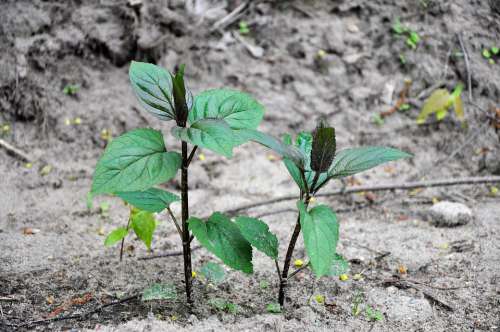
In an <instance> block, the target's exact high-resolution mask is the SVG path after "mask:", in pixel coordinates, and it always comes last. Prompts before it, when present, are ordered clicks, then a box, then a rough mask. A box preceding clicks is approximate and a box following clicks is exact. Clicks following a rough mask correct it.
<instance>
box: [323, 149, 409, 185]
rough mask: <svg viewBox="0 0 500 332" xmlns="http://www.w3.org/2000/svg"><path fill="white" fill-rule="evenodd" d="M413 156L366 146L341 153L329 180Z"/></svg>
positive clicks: (330, 172) (334, 162) (399, 151)
mask: <svg viewBox="0 0 500 332" xmlns="http://www.w3.org/2000/svg"><path fill="white" fill-rule="evenodd" d="M411 156H412V155H411V154H409V153H406V152H403V151H401V150H398V149H394V148H387V147H380V146H366V147H360V148H350V149H345V150H341V151H339V153H338V154H337V156H336V157H335V159H334V160H333V164H332V166H331V167H330V170H329V171H328V176H329V178H333V179H338V178H343V177H346V176H349V175H353V174H356V173H360V172H363V171H366V170H367V169H370V168H373V167H375V166H378V165H380V164H383V163H386V162H388V161H393V160H398V159H401V158H408V157H411Z"/></svg>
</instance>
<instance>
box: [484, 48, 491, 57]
mask: <svg viewBox="0 0 500 332" xmlns="http://www.w3.org/2000/svg"><path fill="white" fill-rule="evenodd" d="M482 54H483V57H485V58H486V59H489V58H491V53H490V50H488V49H486V48H485V49H484V50H483V53H482Z"/></svg>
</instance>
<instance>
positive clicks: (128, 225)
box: [120, 217, 130, 262]
mask: <svg viewBox="0 0 500 332" xmlns="http://www.w3.org/2000/svg"><path fill="white" fill-rule="evenodd" d="M129 227H130V217H129V218H128V222H127V232H128V228H129ZM124 245H125V237H124V238H123V239H122V244H121V246H120V262H121V261H122V260H123V246H124Z"/></svg>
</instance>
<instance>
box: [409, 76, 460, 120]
mask: <svg viewBox="0 0 500 332" xmlns="http://www.w3.org/2000/svg"><path fill="white" fill-rule="evenodd" d="M463 89H464V86H463V84H458V85H457V86H456V87H455V89H454V90H453V92H452V93H451V94H450V93H449V92H448V90H446V89H437V90H435V91H434V92H433V93H432V94H431V95H430V97H429V98H427V100H426V101H425V103H424V106H423V107H422V111H421V112H420V114H419V115H418V117H417V124H419V125H420V124H424V123H425V121H426V120H427V118H428V117H429V116H430V115H431V114H436V120H437V121H441V120H443V119H444V118H445V117H446V115H447V114H448V110H449V109H450V108H451V107H452V106H453V109H454V110H455V114H456V116H457V119H458V120H459V121H461V122H463V121H464V106H463V102H462V97H461V94H462V91H463Z"/></svg>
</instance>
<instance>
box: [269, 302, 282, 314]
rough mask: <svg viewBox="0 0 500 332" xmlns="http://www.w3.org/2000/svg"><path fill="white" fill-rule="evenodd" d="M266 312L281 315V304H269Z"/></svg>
mask: <svg viewBox="0 0 500 332" xmlns="http://www.w3.org/2000/svg"><path fill="white" fill-rule="evenodd" d="M266 311H267V312H270V313H272V314H279V313H280V312H281V306H280V305H279V303H269V304H268V305H267V306H266Z"/></svg>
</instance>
